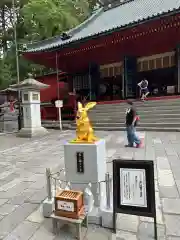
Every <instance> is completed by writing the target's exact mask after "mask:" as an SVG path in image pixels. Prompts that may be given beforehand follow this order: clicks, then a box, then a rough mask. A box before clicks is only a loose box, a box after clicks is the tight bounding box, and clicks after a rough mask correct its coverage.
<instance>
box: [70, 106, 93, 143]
mask: <svg viewBox="0 0 180 240" xmlns="http://www.w3.org/2000/svg"><path fill="white" fill-rule="evenodd" d="M95 105H96V102H89V103H87V104H86V105H85V107H83V105H82V104H81V103H80V102H78V111H77V115H76V139H74V140H73V141H71V142H72V143H80V142H81V143H94V142H96V141H97V140H98V138H97V137H95V136H94V130H93V128H92V125H91V123H90V120H89V117H88V114H87V112H88V110H89V109H91V108H93V107H94V106H95Z"/></svg>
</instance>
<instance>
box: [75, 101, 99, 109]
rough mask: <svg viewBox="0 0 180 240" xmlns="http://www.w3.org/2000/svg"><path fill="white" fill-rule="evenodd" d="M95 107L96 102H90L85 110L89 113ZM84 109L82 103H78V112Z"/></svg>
mask: <svg viewBox="0 0 180 240" xmlns="http://www.w3.org/2000/svg"><path fill="white" fill-rule="evenodd" d="M94 106H96V102H89V103H87V104H86V106H85V107H84V109H85V110H86V111H88V110H89V109H91V108H93V107H94ZM82 109H83V105H82V103H80V102H78V110H79V111H81V110H82Z"/></svg>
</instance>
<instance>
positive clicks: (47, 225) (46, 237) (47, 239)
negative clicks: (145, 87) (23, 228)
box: [30, 219, 55, 240]
mask: <svg viewBox="0 0 180 240" xmlns="http://www.w3.org/2000/svg"><path fill="white" fill-rule="evenodd" d="M54 238H55V235H54V233H53V229H52V220H51V219H46V220H45V221H44V223H43V224H42V225H41V226H40V228H39V229H38V230H37V231H36V232H35V233H34V234H33V236H32V237H31V238H30V240H40V239H42V240H54Z"/></svg>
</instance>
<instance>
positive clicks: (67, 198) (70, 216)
mask: <svg viewBox="0 0 180 240" xmlns="http://www.w3.org/2000/svg"><path fill="white" fill-rule="evenodd" d="M51 218H52V223H53V230H54V232H57V226H58V221H64V222H66V223H69V224H75V225H76V231H77V239H78V240H81V239H82V236H81V227H82V223H83V222H84V221H85V222H86V227H87V228H88V216H87V215H86V214H85V211H84V201H83V193H82V192H79V191H71V190H63V191H61V192H60V193H58V194H57V195H56V197H55V211H54V213H53V214H52V215H51Z"/></svg>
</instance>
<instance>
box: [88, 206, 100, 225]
mask: <svg viewBox="0 0 180 240" xmlns="http://www.w3.org/2000/svg"><path fill="white" fill-rule="evenodd" d="M88 222H89V223H90V224H96V225H101V222H102V219H101V213H100V209H99V208H98V207H94V208H93V210H92V211H91V212H90V213H89V215H88Z"/></svg>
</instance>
